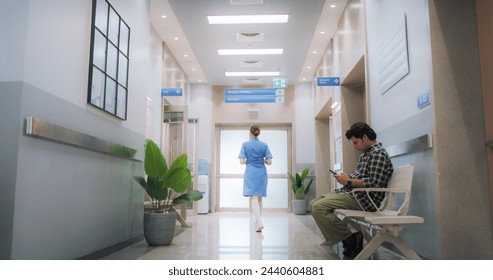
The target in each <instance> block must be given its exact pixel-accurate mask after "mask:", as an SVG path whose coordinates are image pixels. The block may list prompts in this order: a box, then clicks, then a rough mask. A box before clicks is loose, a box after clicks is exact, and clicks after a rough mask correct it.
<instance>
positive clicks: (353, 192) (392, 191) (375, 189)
mask: <svg viewBox="0 0 493 280" xmlns="http://www.w3.org/2000/svg"><path fill="white" fill-rule="evenodd" d="M351 192H352V194H353V196H354V195H355V194H356V193H357V192H366V195H367V196H368V199H369V200H370V202H371V204H373V207H375V209H377V211H376V212H378V213H380V214H381V211H380V207H377V204H376V203H375V202H374V201H373V199H372V198H371V196H370V193H371V192H385V193H392V194H397V193H403V194H405V200H404V203H403V205H404V204H406V203H407V202H408V200H409V197H410V195H411V192H410V191H409V190H407V189H399V188H355V189H353V190H352V191H351ZM355 199H356V197H355ZM356 202H358V204H359V206H360V207H361V209H363V211H365V212H366V210H365V209H364V208H363V206H362V205H361V203H360V202H359V201H358V199H356ZM401 209H402V206H401V207H400V208H399V211H398V212H399V213H400V212H401Z"/></svg>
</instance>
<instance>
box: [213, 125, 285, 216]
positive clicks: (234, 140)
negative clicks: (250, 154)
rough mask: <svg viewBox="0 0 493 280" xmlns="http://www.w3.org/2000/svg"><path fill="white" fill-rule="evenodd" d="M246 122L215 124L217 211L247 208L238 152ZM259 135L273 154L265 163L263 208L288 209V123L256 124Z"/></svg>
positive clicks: (244, 137)
mask: <svg viewBox="0 0 493 280" xmlns="http://www.w3.org/2000/svg"><path fill="white" fill-rule="evenodd" d="M249 129H250V125H217V126H216V133H217V134H216V135H217V138H216V139H218V141H216V143H217V149H216V151H217V155H216V156H217V157H216V158H217V168H216V178H217V181H216V182H217V183H216V197H217V199H216V209H217V211H230V212H246V211H250V205H249V200H248V198H246V197H243V176H244V173H245V165H242V164H240V161H239V159H238V155H239V153H240V149H241V145H242V144H243V142H245V141H248V140H249V135H250V133H249ZM260 129H261V132H260V136H259V139H260V140H261V141H263V142H266V143H267V144H268V145H269V149H270V151H271V153H272V155H273V159H272V165H268V166H267V175H268V183H267V197H265V198H264V199H263V207H264V208H263V209H264V210H265V211H269V212H288V209H289V199H290V198H289V197H290V196H289V193H290V192H289V184H288V175H287V174H288V172H289V170H291V157H292V156H291V151H292V141H291V139H292V136H291V135H292V134H291V125H260Z"/></svg>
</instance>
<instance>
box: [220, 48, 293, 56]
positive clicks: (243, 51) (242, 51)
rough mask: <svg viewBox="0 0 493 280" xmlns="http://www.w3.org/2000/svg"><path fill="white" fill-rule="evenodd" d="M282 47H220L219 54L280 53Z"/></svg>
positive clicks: (282, 50)
mask: <svg viewBox="0 0 493 280" xmlns="http://www.w3.org/2000/svg"><path fill="white" fill-rule="evenodd" d="M283 52H284V49H221V50H217V53H218V54H219V55H251V54H254V55H255V54H282V53H283Z"/></svg>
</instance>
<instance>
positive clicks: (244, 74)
mask: <svg viewBox="0 0 493 280" xmlns="http://www.w3.org/2000/svg"><path fill="white" fill-rule="evenodd" d="M224 75H225V76H226V77H261V76H262V77H264V76H279V71H272V72H224Z"/></svg>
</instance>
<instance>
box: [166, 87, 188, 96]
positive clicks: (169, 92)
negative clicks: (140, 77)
mask: <svg viewBox="0 0 493 280" xmlns="http://www.w3.org/2000/svg"><path fill="white" fill-rule="evenodd" d="M182 95H183V89H182V88H162V89H161V96H182Z"/></svg>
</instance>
